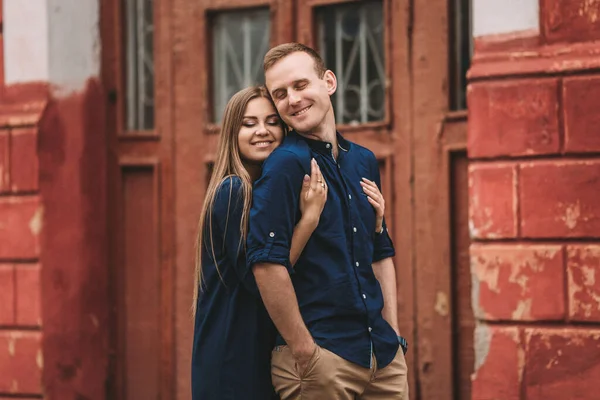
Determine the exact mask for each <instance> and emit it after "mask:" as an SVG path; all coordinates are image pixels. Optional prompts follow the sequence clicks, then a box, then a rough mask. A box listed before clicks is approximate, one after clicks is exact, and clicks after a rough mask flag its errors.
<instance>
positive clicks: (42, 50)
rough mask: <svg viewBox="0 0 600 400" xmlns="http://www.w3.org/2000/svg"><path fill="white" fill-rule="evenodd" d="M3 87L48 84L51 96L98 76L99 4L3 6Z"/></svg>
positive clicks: (7, 0)
mask: <svg viewBox="0 0 600 400" xmlns="http://www.w3.org/2000/svg"><path fill="white" fill-rule="evenodd" d="M3 6H4V10H3V11H4V48H5V52H4V70H5V81H6V84H7V85H10V84H14V83H24V82H31V81H43V82H49V83H51V84H52V88H53V89H54V91H55V95H59V96H60V95H61V94H68V93H70V92H72V91H78V90H80V89H83V88H84V87H85V84H86V82H87V80H88V79H89V78H90V77H97V76H98V75H99V73H100V25H99V24H100V18H99V14H100V10H99V0H4V1H3Z"/></svg>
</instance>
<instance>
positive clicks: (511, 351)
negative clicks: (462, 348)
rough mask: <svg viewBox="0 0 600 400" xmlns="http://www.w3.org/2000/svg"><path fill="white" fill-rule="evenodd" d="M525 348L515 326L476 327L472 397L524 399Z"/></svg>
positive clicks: (483, 398) (476, 398) (486, 399)
mask: <svg viewBox="0 0 600 400" xmlns="http://www.w3.org/2000/svg"><path fill="white" fill-rule="evenodd" d="M524 359H525V349H524V346H523V344H522V343H521V341H520V332H519V330H518V328H515V327H498V326H489V325H484V324H480V325H478V326H477V327H476V328H475V372H474V373H473V386H472V389H471V390H472V392H471V399H472V400H520V391H521V384H522V377H523V364H524Z"/></svg>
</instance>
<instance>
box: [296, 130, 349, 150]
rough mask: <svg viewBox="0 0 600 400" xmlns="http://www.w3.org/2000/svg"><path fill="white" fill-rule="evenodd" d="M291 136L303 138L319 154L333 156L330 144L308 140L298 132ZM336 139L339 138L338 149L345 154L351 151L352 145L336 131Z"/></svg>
mask: <svg viewBox="0 0 600 400" xmlns="http://www.w3.org/2000/svg"><path fill="white" fill-rule="evenodd" d="M289 135H296V136H298V137H301V138H302V139H304V140H305V141H306V143H308V145H309V146H310V148H311V149H313V150H315V151H318V152H319V153H324V154H326V155H329V154H331V146H332V144H331V143H329V142H323V141H320V140H314V139H309V138H306V137H304V136H302V135H300V134H299V133H298V132H296V131H290V133H289ZM336 137H337V142H338V148H339V149H340V150H341V151H344V152H348V151H350V145H351V143H350V142H349V141H347V140H346V139H344V137H343V136H342V135H341V134H340V133H339V132H337V131H336Z"/></svg>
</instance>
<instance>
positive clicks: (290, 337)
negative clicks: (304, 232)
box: [252, 263, 316, 371]
mask: <svg viewBox="0 0 600 400" xmlns="http://www.w3.org/2000/svg"><path fill="white" fill-rule="evenodd" d="M252 271H253V272H254V277H255V279H256V284H257V285H258V290H259V291H260V295H261V296H262V299H263V303H264V304H265V307H266V308H267V311H268V312H269V316H270V317H271V319H272V320H273V323H274V324H275V326H276V327H277V330H278V331H279V333H280V334H281V336H283V339H284V340H285V342H286V343H287V345H288V346H289V347H290V350H291V351H292V354H293V355H294V358H295V359H296V361H297V363H298V367H299V368H298V369H299V370H300V371H303V370H304V368H305V367H306V364H308V361H309V360H310V357H311V356H312V354H313V352H314V350H315V346H316V345H315V343H314V340H313V338H312V336H311V335H310V332H309V331H308V328H307V327H306V325H305V324H304V320H303V319H302V315H301V314H300V308H299V307H298V299H297V298H296V292H295V291H294V286H293V285H292V280H291V278H290V275H289V273H288V271H287V270H286V268H285V267H283V266H282V265H279V264H270V263H260V264H256V265H254V266H253V267H252Z"/></svg>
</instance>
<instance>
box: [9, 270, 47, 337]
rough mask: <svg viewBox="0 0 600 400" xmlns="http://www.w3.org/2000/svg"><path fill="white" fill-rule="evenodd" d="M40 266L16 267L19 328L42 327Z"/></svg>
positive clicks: (16, 305) (16, 299)
mask: <svg viewBox="0 0 600 400" xmlns="http://www.w3.org/2000/svg"><path fill="white" fill-rule="evenodd" d="M40 272H41V269H40V265H39V264H16V265H15V322H16V324H17V325H19V326H40V325H42V314H41V308H42V303H41V285H40V283H41V282H40Z"/></svg>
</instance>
